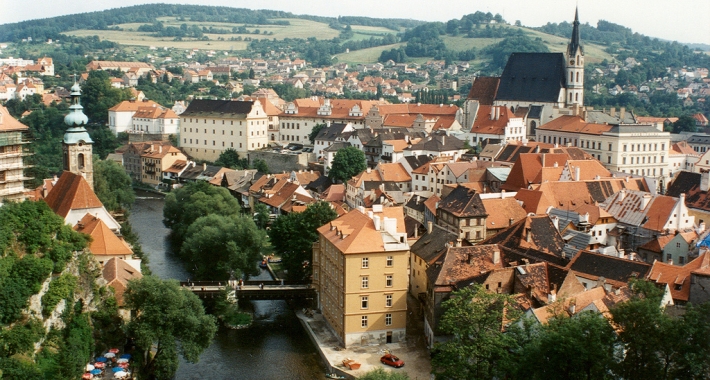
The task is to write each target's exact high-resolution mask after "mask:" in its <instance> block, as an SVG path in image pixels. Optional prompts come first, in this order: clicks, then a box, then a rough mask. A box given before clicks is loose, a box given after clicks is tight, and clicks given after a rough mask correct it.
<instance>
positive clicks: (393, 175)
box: [377, 162, 412, 182]
mask: <svg viewBox="0 0 710 380" xmlns="http://www.w3.org/2000/svg"><path fill="white" fill-rule="evenodd" d="M377 171H379V172H380V176H381V178H382V180H383V181H393V182H411V181H412V176H410V175H409V173H407V170H406V169H404V166H402V164H400V163H398V162H395V163H380V164H378V165H377Z"/></svg>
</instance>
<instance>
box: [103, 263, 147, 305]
mask: <svg viewBox="0 0 710 380" xmlns="http://www.w3.org/2000/svg"><path fill="white" fill-rule="evenodd" d="M101 274H102V275H103V277H104V279H105V280H106V282H107V283H108V286H110V287H112V288H113V290H114V295H115V296H116V303H118V306H123V305H124V301H123V294H124V293H125V291H126V288H128V281H130V280H137V279H140V278H143V275H142V274H141V272H140V271H139V270H137V269H136V268H134V267H132V266H131V264H128V263H127V262H126V261H125V260H120V259H116V258H113V259H110V260H109V261H107V262H106V263H105V264H104V269H103V271H102V272H101Z"/></svg>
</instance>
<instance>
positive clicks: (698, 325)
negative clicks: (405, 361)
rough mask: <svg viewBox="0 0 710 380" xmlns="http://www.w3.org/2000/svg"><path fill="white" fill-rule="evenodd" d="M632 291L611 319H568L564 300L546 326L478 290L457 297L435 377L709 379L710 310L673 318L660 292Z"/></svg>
mask: <svg viewBox="0 0 710 380" xmlns="http://www.w3.org/2000/svg"><path fill="white" fill-rule="evenodd" d="M631 287H632V289H633V293H634V294H633V296H632V297H631V299H630V300H628V301H626V302H622V303H619V304H617V305H616V306H614V307H613V308H612V309H611V310H610V314H608V315H607V316H608V317H610V318H611V320H607V319H606V318H605V317H604V316H603V315H602V314H599V313H594V312H591V311H583V312H580V313H577V314H575V315H574V316H573V317H571V318H570V317H569V316H568V314H566V313H564V312H563V310H564V307H565V306H564V305H566V304H565V301H564V300H560V301H558V306H559V307H557V308H555V307H554V305H553V309H552V310H553V316H552V318H550V319H549V320H548V321H547V323H546V324H544V325H541V324H539V323H537V321H535V322H533V320H531V319H527V318H523V319H520V320H518V322H514V320H515V315H516V314H515V312H514V311H512V312H511V313H509V312H507V311H506V312H505V313H503V310H504V308H505V307H514V306H515V303H514V301H513V300H511V299H509V298H506V297H509V296H504V295H499V294H490V293H488V292H486V291H485V290H483V289H482V288H481V287H480V286H478V285H475V286H473V287H471V288H465V289H462V290H460V291H457V292H454V293H453V294H452V297H451V299H450V300H448V301H445V302H444V304H443V307H444V315H443V317H442V319H441V325H440V326H441V330H442V331H443V332H444V333H447V334H450V335H451V339H450V340H448V341H446V342H445V343H441V344H438V345H436V346H435V350H434V358H433V361H432V366H433V368H434V373H436V374H437V378H441V379H490V378H493V377H497V378H527V379H542V380H545V379H639V380H640V379H650V378H653V379H669V380H670V379H681V378H682V379H707V378H708V376H709V374H710V340H709V339H708V336H710V335H708V333H710V304H707V303H706V304H702V305H688V306H686V307H685V309H684V313H683V314H682V315H681V316H680V317H672V316H670V315H668V314H666V313H664V309H663V308H662V307H661V298H662V295H663V292H662V290H661V289H659V288H656V287H655V285H654V284H652V283H649V282H646V281H635V282H632V285H631ZM503 317H505V320H507V321H508V323H505V322H504V318H503ZM503 326H505V332H501V328H502V327H503Z"/></svg>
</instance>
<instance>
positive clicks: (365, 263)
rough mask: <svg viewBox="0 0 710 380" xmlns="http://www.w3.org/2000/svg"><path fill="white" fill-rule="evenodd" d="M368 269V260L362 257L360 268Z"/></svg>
mask: <svg viewBox="0 0 710 380" xmlns="http://www.w3.org/2000/svg"><path fill="white" fill-rule="evenodd" d="M369 267H370V259H368V258H367V257H363V258H362V268H363V269H366V268H369Z"/></svg>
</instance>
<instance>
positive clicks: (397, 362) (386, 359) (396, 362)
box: [380, 354, 404, 368]
mask: <svg viewBox="0 0 710 380" xmlns="http://www.w3.org/2000/svg"><path fill="white" fill-rule="evenodd" d="M380 361H381V362H382V364H387V365H388V366H392V367H394V368H399V367H404V360H402V359H400V358H398V357H396V356H394V355H392V354H385V356H383V357H381V358H380Z"/></svg>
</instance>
